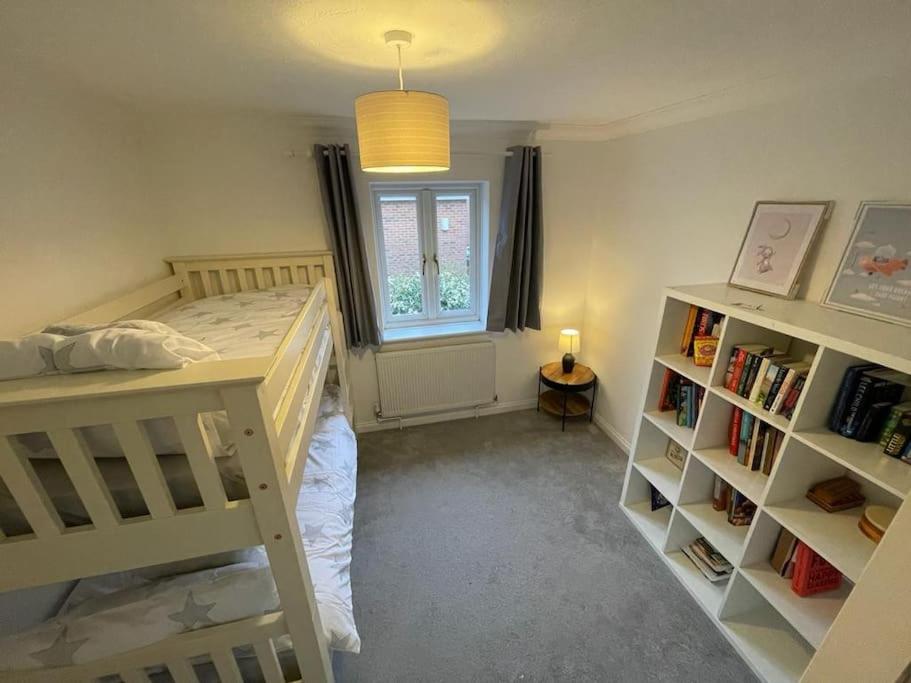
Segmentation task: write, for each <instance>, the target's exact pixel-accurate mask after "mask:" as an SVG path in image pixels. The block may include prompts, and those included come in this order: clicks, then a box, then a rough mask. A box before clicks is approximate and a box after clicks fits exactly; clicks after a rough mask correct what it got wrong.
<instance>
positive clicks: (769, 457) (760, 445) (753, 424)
mask: <svg viewBox="0 0 911 683" xmlns="http://www.w3.org/2000/svg"><path fill="white" fill-rule="evenodd" d="M783 441H784V432H782V431H779V430H777V429H775V428H774V427H771V426H769V425H767V424H766V423H765V422H763V421H762V420H759V419H757V418H756V417H754V416H753V415H751V414H750V413H748V412H746V411H745V410H743V409H742V408H736V407H735V408H734V410H733V411H731V422H730V425H729V427H728V451H729V452H730V454H731V455H733V456H734V457H736V458H737V462H739V463H740V464H741V465H743V466H744V467H748V468H749V469H751V470H753V471H754V472H762V473H763V474H766V475H767V474H769V473H770V472H771V471H772V466H773V465H774V464H775V459H776V458H777V457H778V452H779V451H780V450H781V444H782V442H783Z"/></svg>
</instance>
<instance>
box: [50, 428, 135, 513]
mask: <svg viewBox="0 0 911 683" xmlns="http://www.w3.org/2000/svg"><path fill="white" fill-rule="evenodd" d="M47 435H48V436H49V437H50V439H51V443H52V444H53V445H54V450H55V451H57V456H58V457H59V458H60V461H61V462H62V463H63V467H64V469H65V470H66V473H67V475H69V478H70V481H71V482H72V483H73V487H74V488H75V489H76V493H77V494H78V495H79V499H80V500H81V501H82V505H83V507H85V509H86V512H88V513H89V517H91V519H92V524H93V525H94V526H95V528H96V529H113V528H114V527H116V526H117V525H118V524H120V522H121V518H120V511H119V510H118V509H117V505H116V503H114V499H113V497H112V496H111V492H110V490H108V487H107V484H106V483H105V481H104V478H103V477H102V476H101V472H99V471H98V463H96V462H95V458H93V457H92V454H91V452H90V450H89V448H88V447H87V446H86V444H85V440H84V439H83V438H82V434H81V433H79V432H78V431H76V430H75V429H52V430H50V431H49V432H48V433H47Z"/></svg>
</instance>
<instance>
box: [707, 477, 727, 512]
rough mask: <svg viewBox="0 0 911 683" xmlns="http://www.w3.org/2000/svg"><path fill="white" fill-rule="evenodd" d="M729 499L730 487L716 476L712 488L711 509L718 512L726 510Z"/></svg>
mask: <svg viewBox="0 0 911 683" xmlns="http://www.w3.org/2000/svg"><path fill="white" fill-rule="evenodd" d="M730 497H731V485H730V484H728V483H727V482H726V481H725V480H724V479H722V478H721V477H719V476H718V475H717V474H716V475H715V480H714V483H713V486H712V508H713V509H715V510H718V511H722V510H727V509H728V501H729V500H730Z"/></svg>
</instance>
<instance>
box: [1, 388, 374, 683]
mask: <svg viewBox="0 0 911 683" xmlns="http://www.w3.org/2000/svg"><path fill="white" fill-rule="evenodd" d="M356 476H357V447H356V441H355V436H354V432H353V431H352V430H351V427H350V426H349V424H348V421H347V419H346V417H345V415H344V411H343V409H342V406H341V403H340V401H339V400H338V396H337V387H332V386H327V387H326V393H325V394H324V396H323V400H322V401H321V403H320V415H319V419H318V420H317V423H316V429H315V431H314V434H313V439H312V441H311V443H310V450H309V457H308V459H307V463H306V466H305V470H304V478H303V483H302V486H301V491H300V495H299V498H298V501H297V506H296V510H297V518H298V522H299V524H300V528H301V535H302V538H303V542H304V548H305V551H306V555H307V563H308V566H309V569H310V576H311V580H312V582H313V588H314V593H315V595H316V601H317V606H318V610H319V614H320V618H321V621H322V625H323V630H324V631H325V634H326V640H327V642H328V643H329V646H330V647H332V648H334V649H338V650H344V651H348V652H358V651H359V650H360V638H359V636H358V633H357V629H356V627H355V624H354V615H353V611H352V605H351V582H350V571H349V570H350V564H351V541H352V528H353V522H354V499H355V486H356ZM190 562H191V563H192V564H188V563H176V564H173V565H161V566H159V567H153V568H148V569H141V570H136V571H129V572H119V573H116V574H109V575H105V576H99V577H93V578H90V579H83V580H81V581H79V582H78V583H77V585H76V587H75V588H74V589H73V591H72V593H71V594H70V596H69V597H68V598H67V600H66V602H65V603H64V605H63V607H62V608H61V610H60V612H59V613H58V615H57V616H56V617H55V618H54V619H51V620H49V621H46V622H44V623H43V624H40V625H39V626H37V627H35V628H32V629H29V630H27V631H24V632H22V633H18V634H14V635H12V636H8V637H6V638H2V639H0V670H16V669H33V668H39V667H50V666H67V665H70V664H80V663H83V662H89V661H96V660H98V659H102V658H104V657H109V656H112V655H115V654H119V653H123V652H128V651H130V650H133V649H136V648H140V647H144V646H146V645H150V644H153V643H157V642H160V641H162V640H163V639H165V638H168V637H169V636H173V635H177V634H179V633H182V632H185V631H191V630H196V629H200V628H205V627H206V626H212V625H216V624H221V623H227V622H230V621H236V620H239V619H244V618H247V617H251V616H256V615H260V614H263V613H269V612H272V611H276V610H278V609H281V606H280V604H279V600H278V594H277V592H276V589H275V583H274V582H273V580H272V575H271V572H270V570H269V563H268V559H267V558H266V554H265V551H264V550H263V548H261V547H260V548H250V549H247V550H244V551H239V552H237V553H225V554H222V555H220V556H218V557H217V558H215V557H211V558H200V559H198V560H192V561H190ZM215 565H220V566H215ZM188 567H195V568H196V570H195V571H190V572H188V573H179V574H178V573H175V572H177V571H184V572H186V570H187V568H188ZM289 645H290V644H289V643H287V642H286V643H284V646H285V648H286V649H287V648H288V647H289Z"/></svg>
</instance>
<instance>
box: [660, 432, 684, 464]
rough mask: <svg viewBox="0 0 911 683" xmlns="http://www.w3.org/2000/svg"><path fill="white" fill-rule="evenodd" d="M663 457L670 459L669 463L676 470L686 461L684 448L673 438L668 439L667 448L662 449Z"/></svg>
mask: <svg viewBox="0 0 911 683" xmlns="http://www.w3.org/2000/svg"><path fill="white" fill-rule="evenodd" d="M664 457H665V458H667V459H668V460H670V462H671V464H672V465H673V466H674V467H676V468H677V469H678V470H682V469H683V465H684V464H685V463H686V449H685V448H684V447H683V446H681V445H680V444H679V443H677V442H676V441H674V440H673V439H670V440H668V442H667V448H666V449H665V450H664Z"/></svg>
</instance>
